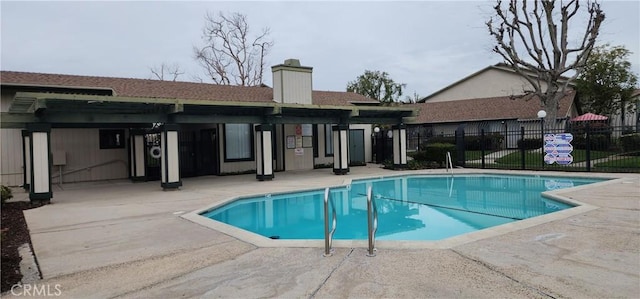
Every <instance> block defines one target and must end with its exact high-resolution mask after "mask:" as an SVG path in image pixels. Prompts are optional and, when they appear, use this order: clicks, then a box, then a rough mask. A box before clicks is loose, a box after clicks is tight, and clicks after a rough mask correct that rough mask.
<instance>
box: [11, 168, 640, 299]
mask: <svg viewBox="0 0 640 299" xmlns="http://www.w3.org/2000/svg"><path fill="white" fill-rule="evenodd" d="M456 171H457V172H465V173H491V172H494V171H490V170H473V169H464V170H456ZM505 172H507V173H515V174H523V173H525V172H519V171H500V173H505ZM413 173H439V174H442V173H444V170H441V169H438V170H428V171H402V172H396V171H388V170H383V169H380V168H379V166H377V165H369V166H366V167H354V168H352V169H351V172H350V174H348V175H346V176H337V175H333V174H332V172H331V169H321V170H314V171H303V172H294V171H291V172H285V173H276V178H275V179H274V180H273V181H269V182H258V181H256V180H255V175H239V176H223V177H215V176H214V177H199V178H190V179H185V180H184V186H183V187H182V188H181V190H180V191H167V192H163V191H162V190H161V188H160V183H159V182H146V183H130V182H128V181H116V182H113V181H112V182H101V183H80V184H68V185H63V186H62V189H64V190H62V189H60V188H59V187H57V186H56V187H55V189H54V198H53V199H52V204H50V205H47V206H44V207H40V208H37V209H32V210H27V211H25V217H26V219H27V223H28V225H29V229H30V233H31V239H32V243H33V247H34V251H35V254H36V257H37V259H38V262H39V265H40V268H41V270H42V275H43V276H44V279H43V280H40V281H38V282H36V285H40V286H41V285H47V286H50V288H51V289H52V290H53V288H54V286H56V285H57V286H59V288H60V289H61V295H62V296H61V297H69V298H105V297H124V298H174V297H233V298H256V297H284V298H300V297H316V298H336V297H338V298H345V297H361V298H362V297H365V298H370V297H386V298H407V297H413V298H425V297H438V298H443V297H445V298H452V297H455V298H458V297H472V298H496V297H506V298H514V297H534V298H538V297H571V298H604V297H627V298H636V297H637V296H638V294H640V174H608V173H607V174H602V173H560V172H539V173H536V174H540V175H564V176H591V177H612V178H621V179H618V180H616V181H611V182H606V183H598V184H597V185H596V186H595V187H593V186H592V187H584V188H583V187H578V188H573V189H570V190H561V191H556V192H555V193H556V195H558V196H564V197H566V198H569V199H572V200H577V201H580V202H583V203H585V204H587V205H588V206H589V209H585V210H582V211H579V213H572V214H570V215H560V216H561V217H557V216H556V215H554V217H552V218H549V219H545V220H544V221H540V223H538V222H535V221H534V222H535V223H529V224H528V225H526V224H525V225H524V226H522V227H517V228H515V229H503V228H497V232H496V231H492V232H489V233H482V234H481V235H480V236H476V237H474V238H471V239H467V240H463V241H459V242H453V243H444V245H442V244H439V245H437V246H431V247H432V248H428V247H429V246H426V247H427V248H419V247H416V246H410V245H407V246H403V245H402V244H400V245H398V246H387V245H385V246H382V245H383V244H380V246H378V247H379V250H378V252H377V256H376V257H367V256H366V251H367V249H366V246H359V244H352V245H357V246H355V247H353V248H351V247H349V246H348V245H347V246H346V247H340V248H336V250H335V253H334V255H333V256H331V257H323V255H322V254H323V251H324V249H323V248H321V247H260V246H256V245H254V244H253V243H250V242H245V241H242V240H240V239H237V238H235V237H232V236H230V235H227V234H225V233H222V232H220V231H218V230H214V229H211V228H208V227H206V226H203V225H200V224H198V223H195V222H192V221H189V220H188V219H185V217H183V216H184V215H186V214H188V213H189V212H192V211H195V210H198V209H202V208H204V207H206V206H209V205H211V204H214V203H216V202H220V201H224V200H227V199H229V198H231V197H235V196H239V195H251V194H258V193H275V192H283V191H290V190H303V189H309V188H314V187H324V186H333V185H340V184H342V183H343V181H344V180H345V179H357V178H363V177H370V176H380V175H397V174H413ZM527 173H531V172H527ZM14 196H15V197H17V198H20V197H21V196H22V197H25V196H26V194H22V193H19V192H17V193H16V194H14ZM4 296H7V297H11V296H12V294H11V293H10V292H9V293H6V294H3V297H4Z"/></svg>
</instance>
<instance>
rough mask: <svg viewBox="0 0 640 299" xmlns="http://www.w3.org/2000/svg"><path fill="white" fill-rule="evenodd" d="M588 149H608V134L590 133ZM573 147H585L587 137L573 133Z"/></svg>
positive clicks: (609, 141) (609, 140) (609, 142)
mask: <svg viewBox="0 0 640 299" xmlns="http://www.w3.org/2000/svg"><path fill="white" fill-rule="evenodd" d="M589 139H590V142H589V144H590V149H591V150H594V151H601V150H608V149H609V148H610V147H611V138H610V135H605V134H592V135H591V136H589ZM571 143H572V144H573V148H574V149H587V138H586V137H584V136H583V135H573V141H572V142H571Z"/></svg>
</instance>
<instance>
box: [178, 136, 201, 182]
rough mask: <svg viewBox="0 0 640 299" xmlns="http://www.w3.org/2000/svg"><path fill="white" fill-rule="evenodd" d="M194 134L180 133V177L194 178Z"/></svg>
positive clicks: (195, 173)
mask: <svg viewBox="0 0 640 299" xmlns="http://www.w3.org/2000/svg"><path fill="white" fill-rule="evenodd" d="M195 135H196V133H195V132H194V131H180V132H179V133H178V145H179V155H180V177H185V178H186V177H192V176H196V175H197V172H196V138H195Z"/></svg>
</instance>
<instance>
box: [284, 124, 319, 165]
mask: <svg viewBox="0 0 640 299" xmlns="http://www.w3.org/2000/svg"><path fill="white" fill-rule="evenodd" d="M284 136H285V148H284V158H285V170H287V171H289V170H309V169H313V148H312V147H308V148H305V147H303V148H302V151H303V152H302V154H296V150H295V149H289V148H287V146H286V138H287V136H297V135H296V125H295V124H286V125H284Z"/></svg>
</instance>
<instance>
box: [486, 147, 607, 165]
mask: <svg viewBox="0 0 640 299" xmlns="http://www.w3.org/2000/svg"><path fill="white" fill-rule="evenodd" d="M614 154H615V153H614V152H608V151H591V160H595V159H600V158H605V157H608V156H611V155H614ZM571 155H572V156H573V163H579V162H584V161H586V160H587V151H585V150H574V151H573V152H572V153H571ZM543 158H544V155H542V154H541V153H539V152H530V151H526V152H525V153H524V160H525V165H532V166H534V167H537V166H541V165H542V163H543V162H542V160H543ZM521 159H522V158H521V153H520V152H515V153H511V154H509V155H506V156H504V157H502V158H498V159H496V163H498V164H505V165H520V164H521V163H522V162H521ZM546 166H547V165H545V167H546Z"/></svg>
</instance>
